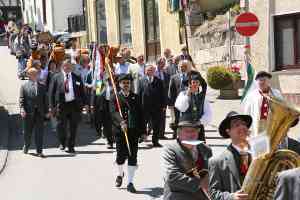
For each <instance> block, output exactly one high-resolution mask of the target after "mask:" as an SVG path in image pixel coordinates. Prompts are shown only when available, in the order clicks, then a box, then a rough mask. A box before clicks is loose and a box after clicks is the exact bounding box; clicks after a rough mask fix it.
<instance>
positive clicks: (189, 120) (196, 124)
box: [177, 113, 201, 128]
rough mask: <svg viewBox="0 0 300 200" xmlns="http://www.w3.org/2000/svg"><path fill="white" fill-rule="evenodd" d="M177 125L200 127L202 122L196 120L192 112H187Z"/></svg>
mask: <svg viewBox="0 0 300 200" xmlns="http://www.w3.org/2000/svg"><path fill="white" fill-rule="evenodd" d="M177 127H191V128H200V127H201V124H200V123H199V122H198V121H194V120H193V119H192V116H191V115H190V114H186V113H185V114H183V115H182V116H181V117H180V118H179V123H178V125H177Z"/></svg>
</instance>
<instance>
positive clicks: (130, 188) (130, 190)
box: [127, 183, 136, 193]
mask: <svg viewBox="0 0 300 200" xmlns="http://www.w3.org/2000/svg"><path fill="white" fill-rule="evenodd" d="M127 191H128V192H130V193H136V189H135V187H134V185H133V183H129V184H128V185H127Z"/></svg>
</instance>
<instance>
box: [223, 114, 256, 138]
mask: <svg viewBox="0 0 300 200" xmlns="http://www.w3.org/2000/svg"><path fill="white" fill-rule="evenodd" d="M234 119H240V120H242V121H244V122H246V123H247V127H248V128H250V126H251V124H252V117H251V116H250V115H240V114H238V113H237V112H235V111H231V112H229V113H228V114H227V116H226V118H225V119H224V120H223V121H222V122H221V124H220V126H219V133H220V135H221V136H222V137H223V138H230V136H229V135H228V133H227V131H226V130H227V129H230V122H231V121H232V120H234Z"/></svg>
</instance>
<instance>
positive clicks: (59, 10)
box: [21, 0, 83, 33]
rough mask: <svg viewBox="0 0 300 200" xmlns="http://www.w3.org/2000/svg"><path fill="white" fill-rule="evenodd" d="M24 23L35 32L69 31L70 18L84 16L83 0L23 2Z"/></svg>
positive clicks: (34, 0)
mask: <svg viewBox="0 0 300 200" xmlns="http://www.w3.org/2000/svg"><path fill="white" fill-rule="evenodd" d="M21 2H22V11H23V17H24V22H25V23H28V24H30V25H31V26H32V27H34V28H35V30H40V31H50V32H51V33H53V32H63V31H67V30H68V16H71V15H83V0H23V1H21Z"/></svg>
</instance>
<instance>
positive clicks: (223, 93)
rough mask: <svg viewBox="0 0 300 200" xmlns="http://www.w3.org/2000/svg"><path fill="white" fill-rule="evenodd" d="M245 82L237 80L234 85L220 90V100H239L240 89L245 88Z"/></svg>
mask: <svg viewBox="0 0 300 200" xmlns="http://www.w3.org/2000/svg"><path fill="white" fill-rule="evenodd" d="M244 86H245V81H244V80H237V81H234V82H233V83H232V84H230V85H228V86H226V87H224V88H222V89H220V97H219V98H220V99H239V98H240V96H239V89H241V88H244Z"/></svg>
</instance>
